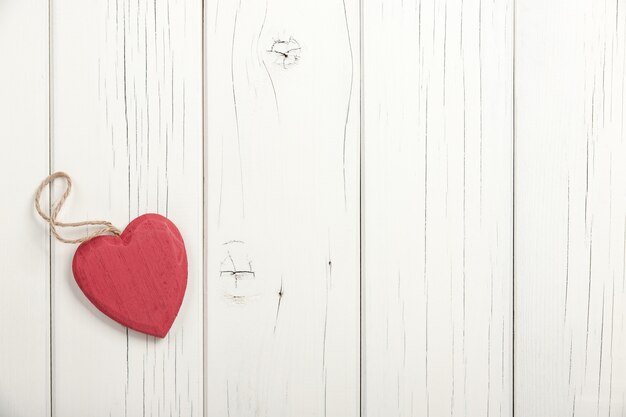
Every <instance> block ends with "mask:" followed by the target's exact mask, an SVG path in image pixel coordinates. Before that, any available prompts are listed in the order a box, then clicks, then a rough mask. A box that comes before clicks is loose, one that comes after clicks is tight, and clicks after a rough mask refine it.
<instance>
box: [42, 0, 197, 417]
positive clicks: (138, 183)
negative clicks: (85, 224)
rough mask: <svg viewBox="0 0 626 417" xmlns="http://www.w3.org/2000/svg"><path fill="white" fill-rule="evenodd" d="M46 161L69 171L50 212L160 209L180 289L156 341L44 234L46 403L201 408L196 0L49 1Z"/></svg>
mask: <svg viewBox="0 0 626 417" xmlns="http://www.w3.org/2000/svg"><path fill="white" fill-rule="evenodd" d="M51 13H52V48H51V60H52V70H51V85H52V98H53V100H52V108H53V111H52V131H51V135H52V169H53V170H64V171H66V172H68V173H70V175H72V176H73V177H74V179H75V182H74V185H75V187H74V191H73V193H72V195H71V196H70V199H69V201H68V203H67V204H66V206H67V207H66V209H65V210H64V211H63V212H62V217H63V218H64V219H89V218H98V219H101V218H105V219H109V220H111V221H112V222H113V223H114V224H116V225H118V226H119V227H124V226H125V225H126V224H127V223H128V222H129V220H131V219H133V218H135V217H136V216H138V215H139V214H143V213H146V212H158V213H160V214H163V215H166V216H167V217H169V218H170V219H171V220H172V221H174V222H175V223H176V224H177V226H178V228H179V229H180V231H181V233H182V235H183V236H184V239H185V244H186V248H187V254H188V259H189V278H188V286H187V294H186V297H185V300H184V302H183V305H182V307H181V310H180V313H179V315H178V318H177V319H176V321H175V323H174V325H173V327H172V329H171V330H170V332H169V334H168V336H167V337H166V338H165V339H163V340H161V339H155V338H154V337H150V336H146V335H143V334H140V333H136V332H133V331H128V330H126V329H125V328H123V327H122V326H120V325H118V324H116V323H114V322H112V321H111V320H110V319H108V318H106V317H105V316H104V315H103V314H101V313H100V312H98V310H96V309H95V308H94V307H93V306H92V305H91V304H90V303H89V301H88V300H87V299H86V297H84V296H83V294H82V293H81V292H80V291H79V290H78V288H77V286H76V285H75V282H74V279H73V277H72V273H71V258H72V255H73V253H74V251H75V247H74V246H71V245H66V244H63V243H54V244H53V274H52V282H53V297H52V299H53V309H52V322H53V327H52V334H53V337H52V338H53V344H52V349H53V350H52V361H53V369H52V376H53V386H52V394H53V404H52V405H53V414H54V415H58V416H81V415H90V416H109V415H111V416H141V415H153V416H157V415H162V416H168V415H185V416H191V415H200V414H201V413H202V407H203V400H202V397H203V394H202V391H203V390H202V383H203V359H202V357H203V341H202V340H203V339H202V337H203V327H202V323H203V315H202V309H203V302H202V298H203V296H202V287H203V282H202V228H203V215H202V207H203V201H202V195H203V194H202V149H203V145H202V48H201V45H202V42H201V40H202V20H201V2H199V1H192V2H184V1H175V0H172V1H169V2H156V3H155V2H150V1H140V2H134V1H124V0H119V1H113V0H111V1H108V2H100V1H87V2H86V1H75V0H56V1H54V2H53V4H52V11H51Z"/></svg>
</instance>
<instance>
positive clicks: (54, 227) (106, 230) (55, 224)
mask: <svg viewBox="0 0 626 417" xmlns="http://www.w3.org/2000/svg"><path fill="white" fill-rule="evenodd" d="M57 178H63V179H65V183H66V187H65V192H63V195H61V197H60V198H59V199H58V200H57V201H56V202H55V203H54V204H53V205H52V206H51V207H50V215H48V214H46V213H44V211H43V210H42V209H41V204H40V203H39V200H40V199H41V193H42V192H43V190H44V189H45V188H46V186H48V184H51V183H52V182H53V181H54V180H55V179H57ZM71 190H72V179H71V178H70V176H69V175H67V174H66V173H65V172H60V171H59V172H55V173H54V174H50V175H48V176H47V177H46V178H45V179H44V180H43V181H42V182H41V184H39V187H38V188H37V192H36V193H35V209H37V213H39V215H40V216H41V218H42V219H44V220H45V221H46V222H48V224H49V225H50V231H51V232H52V234H53V235H54V237H55V238H57V240H59V241H61V242H64V243H82V242H84V241H86V240H89V239H91V238H94V237H96V236H101V235H106V234H113V235H115V236H119V235H120V234H121V233H122V232H121V231H120V230H119V229H118V228H117V227H115V226H113V224H111V222H108V221H105V220H85V221H82V222H73V223H64V222H59V221H57V216H58V215H59V212H60V211H61V207H63V204H64V203H65V200H66V199H67V196H68V195H70V191H71ZM81 226H103V227H102V228H100V229H98V230H96V231H95V232H93V233H90V234H88V235H87V236H85V237H81V238H78V239H66V238H64V237H63V236H61V235H60V234H59V231H58V228H60V227H81Z"/></svg>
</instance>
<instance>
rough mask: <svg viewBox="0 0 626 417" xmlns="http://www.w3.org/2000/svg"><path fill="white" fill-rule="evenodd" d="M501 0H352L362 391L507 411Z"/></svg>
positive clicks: (370, 408)
mask: <svg viewBox="0 0 626 417" xmlns="http://www.w3.org/2000/svg"><path fill="white" fill-rule="evenodd" d="M512 7H513V2H512V1H503V2H486V1H480V0H472V1H468V0H465V1H462V0H459V1H437V0H436V1H433V2H422V1H417V2H407V1H402V0H401V1H387V0H384V1H383V0H366V1H365V2H364V23H363V24H364V27H365V28H367V30H366V31H365V33H364V48H363V49H364V61H363V62H364V69H363V71H364V91H365V95H364V129H365V130H364V132H365V138H364V148H363V152H364V163H363V169H364V174H363V175H364V191H363V192H364V198H363V209H364V211H363V216H364V218H363V225H364V226H363V227H364V235H363V239H364V243H363V246H364V252H363V262H364V291H365V298H364V313H365V317H364V323H365V330H364V348H363V353H364V359H363V363H364V369H363V375H364V376H363V378H364V391H363V398H364V399H363V407H364V413H365V415H366V416H368V417H374V416H385V417H386V416H394V415H398V416H406V415H420V416H428V415H431V416H447V415H457V416H466V417H470V416H481V417H482V416H490V415H491V416H493V415H501V416H510V415H511V413H512V412H511V410H512V172H513V169H512V143H513V141H512V139H513V137H512V63H513V62H512V61H513V49H512V29H513V28H512V18H513V13H512V12H513V10H512Z"/></svg>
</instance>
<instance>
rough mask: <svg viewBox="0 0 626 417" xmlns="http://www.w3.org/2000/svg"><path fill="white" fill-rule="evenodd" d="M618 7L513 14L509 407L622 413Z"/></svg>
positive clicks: (623, 199) (625, 171)
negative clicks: (512, 378)
mask: <svg viewBox="0 0 626 417" xmlns="http://www.w3.org/2000/svg"><path fill="white" fill-rule="evenodd" d="M625 7H626V6H625V5H624V4H619V3H617V2H616V1H614V0H613V1H608V2H603V3H598V2H585V1H574V2H570V1H567V2H566V1H556V2H541V1H527V2H522V3H520V4H519V5H518V8H517V23H516V39H517V41H516V117H517V119H516V120H517V121H516V125H517V129H516V167H517V168H516V174H515V176H516V197H515V211H516V234H515V236H516V239H515V256H516V271H515V272H516V283H517V284H516V288H517V289H516V300H517V301H516V302H517V308H516V344H515V348H516V353H515V367H516V368H515V369H516V384H515V393H516V401H515V405H516V407H515V408H516V412H517V414H518V415H522V416H523V415H532V416H537V417H542V416H555V415H576V416H591V415H594V416H607V415H621V414H622V413H623V412H624V398H625V395H626V374H624V372H622V370H623V369H624V366H626V349H625V347H626V332H625V331H624V316H625V313H626V309H625V304H624V300H625V296H626V292H625V287H624V279H625V278H624V262H625V254H624V244H625V240H626V239H625V236H626V235H625V230H626V218H625V217H624V210H625V209H626V195H625V193H624V186H625V185H626V184H625V181H626V165H625V164H624V163H623V160H624V157H625V156H626V146H625V144H624V87H625V83H624V79H625V78H624V74H625V73H626V65H625V59H626V50H625V49H624V48H625V46H626V30H625V29H626V26H625V21H624V16H625V15H626V9H625Z"/></svg>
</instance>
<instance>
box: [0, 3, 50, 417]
mask: <svg viewBox="0 0 626 417" xmlns="http://www.w3.org/2000/svg"><path fill="white" fill-rule="evenodd" d="M0 56H2V65H0V126H2V135H1V137H2V144H3V145H4V147H3V150H2V152H0V166H1V167H2V175H0V189H2V194H3V199H2V204H0V217H2V245H1V246H0V249H1V250H0V277H1V278H0V299H1V301H0V329H2V336H0V415H3V416H16V417H26V416H28V417H31V416H32V417H42V416H48V415H50V246H49V233H48V229H47V228H46V226H45V223H43V222H41V221H39V219H38V218H37V216H36V214H35V210H34V208H33V196H34V191H35V188H36V187H37V185H39V182H40V181H41V180H42V179H43V178H45V177H46V175H48V157H49V153H48V142H49V137H48V2H47V1H40V0H39V1H20V0H13V1H6V2H3V3H2V5H0ZM42 203H44V204H45V205H46V206H47V204H48V203H47V197H46V201H45V202H44V201H42Z"/></svg>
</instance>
